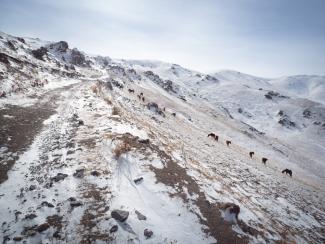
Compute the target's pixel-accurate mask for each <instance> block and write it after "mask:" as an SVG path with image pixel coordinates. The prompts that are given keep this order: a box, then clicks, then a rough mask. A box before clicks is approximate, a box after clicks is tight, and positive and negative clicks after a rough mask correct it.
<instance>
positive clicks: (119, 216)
mask: <svg viewBox="0 0 325 244" xmlns="http://www.w3.org/2000/svg"><path fill="white" fill-rule="evenodd" d="M111 216H112V218H113V219H115V220H118V221H120V222H124V221H125V220H127V218H128V217H129V212H128V211H124V210H118V209H116V210H113V211H112V212H111Z"/></svg>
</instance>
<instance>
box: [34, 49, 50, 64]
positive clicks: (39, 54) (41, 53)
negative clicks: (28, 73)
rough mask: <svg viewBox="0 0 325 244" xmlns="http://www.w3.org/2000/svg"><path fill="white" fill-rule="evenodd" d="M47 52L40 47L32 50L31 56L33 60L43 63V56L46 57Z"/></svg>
mask: <svg viewBox="0 0 325 244" xmlns="http://www.w3.org/2000/svg"><path fill="white" fill-rule="evenodd" d="M47 52H48V50H47V49H46V48H45V47H40V48H39V49H36V50H32V54H33V56H34V57H35V58H37V59H39V60H42V61H45V60H44V55H46V54H47Z"/></svg>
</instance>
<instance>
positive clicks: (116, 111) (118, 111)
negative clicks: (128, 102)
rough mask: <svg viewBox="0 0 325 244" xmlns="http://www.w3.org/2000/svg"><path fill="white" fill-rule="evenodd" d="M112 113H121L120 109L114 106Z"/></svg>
mask: <svg viewBox="0 0 325 244" xmlns="http://www.w3.org/2000/svg"><path fill="white" fill-rule="evenodd" d="M112 115H120V109H119V108H118V107H116V106H114V107H113V109H112Z"/></svg>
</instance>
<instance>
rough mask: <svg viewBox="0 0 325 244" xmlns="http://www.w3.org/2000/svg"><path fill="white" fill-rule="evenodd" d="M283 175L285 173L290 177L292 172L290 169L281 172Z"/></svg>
mask: <svg viewBox="0 0 325 244" xmlns="http://www.w3.org/2000/svg"><path fill="white" fill-rule="evenodd" d="M283 173H286V175H290V177H292V170H290V169H285V170H282V174H283Z"/></svg>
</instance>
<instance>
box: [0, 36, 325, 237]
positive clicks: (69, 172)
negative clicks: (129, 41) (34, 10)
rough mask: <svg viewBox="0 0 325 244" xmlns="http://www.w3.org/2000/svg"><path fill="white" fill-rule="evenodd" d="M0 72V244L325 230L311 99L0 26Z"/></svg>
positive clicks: (319, 117) (321, 144) (321, 127)
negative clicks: (89, 50) (13, 33)
mask: <svg viewBox="0 0 325 244" xmlns="http://www.w3.org/2000/svg"><path fill="white" fill-rule="evenodd" d="M0 72H1V73H0V79H1V81H0V94H1V98H0V126H1V128H0V129H1V130H0V133H1V134H0V135H1V137H0V138H1V139H0V182H1V183H0V216H1V227H0V241H2V242H4V243H14V242H16V241H26V242H27V243H28V242H29V243H40V242H42V243H216V242H217V243H247V242H250V243H277V242H286V243H290V242H294V243H321V242H322V241H324V232H323V230H324V225H325V217H324V216H325V215H324V213H325V209H324V197H325V191H324V189H323V186H324V183H325V178H324V175H325V165H324V161H323V155H324V153H325V141H324V138H325V136H324V135H325V133H324V131H325V118H324V115H325V113H324V111H325V110H324V105H323V104H321V103H316V102H314V101H312V100H308V99H306V98H305V97H299V95H298V94H293V93H289V91H288V90H287V89H282V87H281V86H280V85H279V84H275V83H276V82H275V81H273V80H270V79H264V78H259V77H254V76H250V75H246V74H243V73H239V72H236V71H221V72H218V73H214V74H204V73H200V72H196V71H192V70H188V69H186V68H183V67H181V66H179V65H177V64H169V63H163V62H159V61H137V60H114V59H111V58H109V57H101V56H92V55H88V54H86V53H83V52H81V51H79V50H77V49H75V48H71V47H69V44H68V43H66V42H64V41H60V42H49V41H42V40H39V39H32V38H17V37H14V36H10V35H7V34H4V33H0ZM315 79H316V78H315ZM320 79H321V78H320ZM280 83H281V82H280ZM211 132H213V133H215V134H217V135H218V140H215V139H214V138H211V137H208V136H207V135H208V134H209V133H211ZM226 140H229V141H231V144H230V145H228V146H227V145H226ZM251 151H254V152H255V154H254V155H253V156H252V157H250V156H249V152H251ZM263 157H265V158H267V159H268V160H267V162H266V164H263V163H262V158H263ZM285 168H287V169H291V170H292V172H293V175H292V177H290V176H289V175H286V174H282V173H281V172H282V170H284V169H285ZM237 214H238V216H237V217H238V218H237V217H236V215H237Z"/></svg>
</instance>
